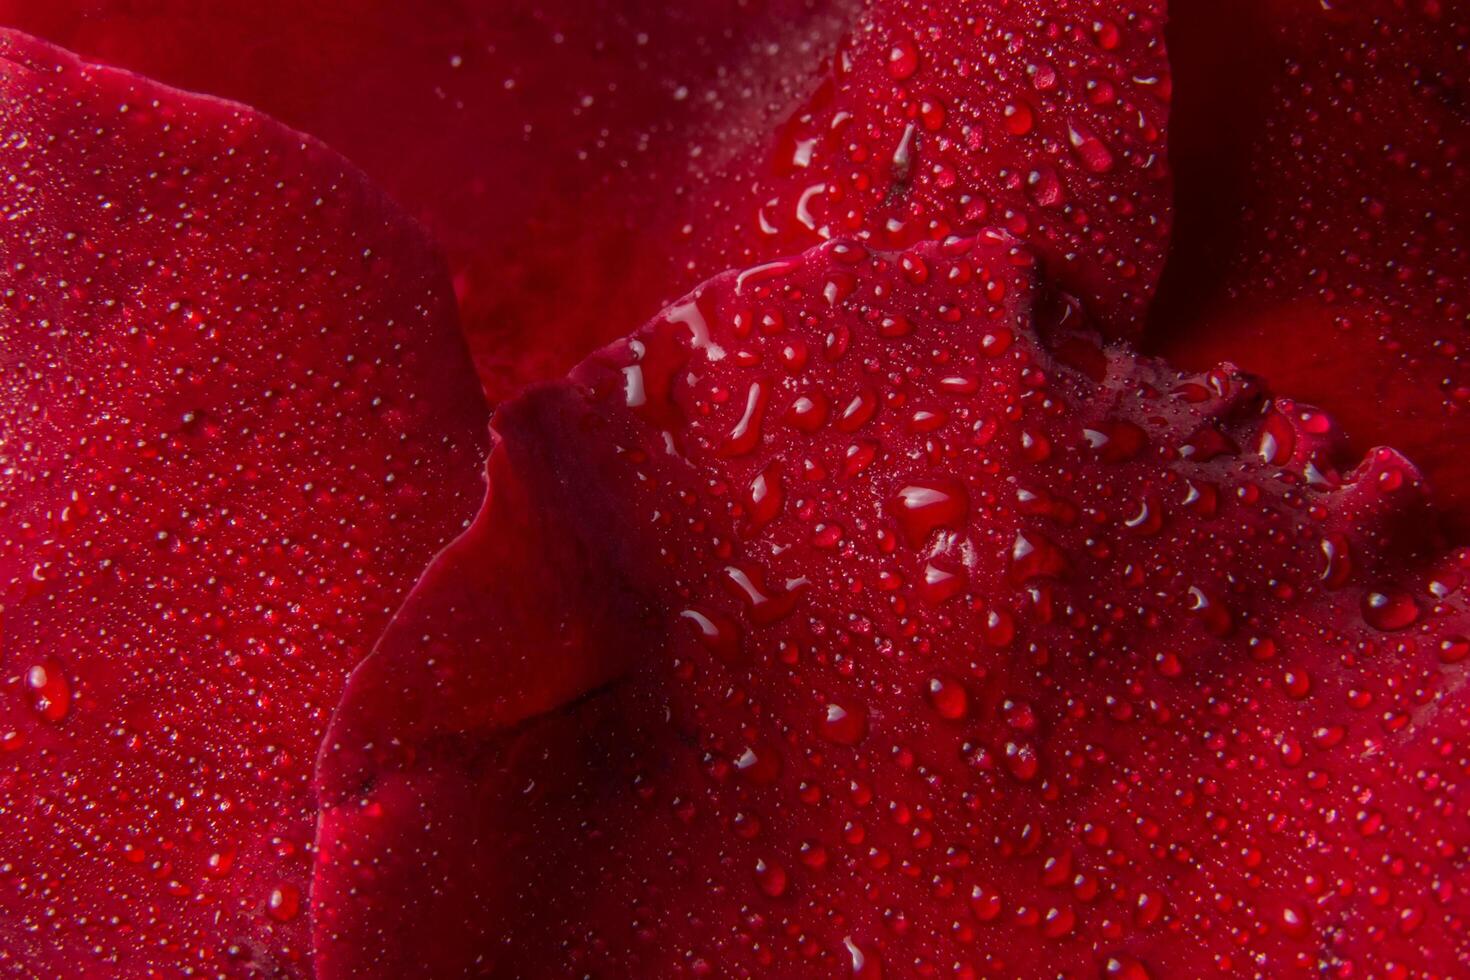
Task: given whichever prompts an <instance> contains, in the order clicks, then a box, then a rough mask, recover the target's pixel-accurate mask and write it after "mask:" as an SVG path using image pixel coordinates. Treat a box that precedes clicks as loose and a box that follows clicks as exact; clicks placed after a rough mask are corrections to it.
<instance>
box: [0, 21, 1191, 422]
mask: <svg viewBox="0 0 1470 980" xmlns="http://www.w3.org/2000/svg"><path fill="white" fill-rule="evenodd" d="M1162 6H1163V5H1162V3H1161V2H1159V0H1129V2H1127V3H1123V4H1118V3H1113V2H1101V0H1065V2H1060V3H1041V2H1038V0H1024V2H1017V0H991V2H986V3H981V4H973V3H965V2H959V0H943V2H939V3H921V2H917V0H868V2H866V3H863V2H859V0H820V2H819V0H755V2H750V0H711V2H706V3H699V4H668V3H665V2H663V0H638V2H635V3H631V4H630V3H624V2H612V0H601V2H595V3H590V4H589V3H580V2H577V3H573V2H565V0H551V2H547V0H515V2H509V3H506V2H493V3H492V2H485V0H471V2H450V0H426V2H423V3H415V4H402V3H391V2H385V0H332V2H329V3H313V4H300V3H297V2H294V0H292V2H284V0H266V2H259V3H251V4H211V5H204V6H201V5H200V4H198V3H195V2H193V0H0V23H12V24H18V25H20V26H23V27H27V28H29V29H32V30H35V31H38V32H41V33H44V34H45V35H46V36H48V37H50V38H52V39H55V40H58V41H61V42H62V43H65V44H67V45H68V46H72V47H75V48H78V49H79V50H83V51H85V52H88V53H90V54H93V55H95V56H97V57H101V58H103V59H106V60H108V61H111V62H114V63H116V64H120V65H123V66H126V67H131V68H134V69H137V70H140V71H143V72H145V73H147V74H149V75H152V76H155V77H159V78H162V79H164V80H166V81H170V82H173V83H175V84H180V85H185V86H188V87H191V88H198V89H200V90H203V91H208V92H213V93H216V94H222V95H227V96H231V97H234V98H238V99H240V100H242V101H244V102H246V103H248V104H251V105H255V106H259V107H261V108H263V109H265V110H267V111H270V112H272V113H275V114H277V115H278V116H280V117H281V118H283V119H285V120H286V121H288V122H291V123H293V124H295V125H297V126H298V127H300V128H302V129H304V130H306V131H308V132H311V133H314V134H316V135H318V136H320V137H322V138H324V139H326V140H327V142H328V143H330V144H331V145H333V146H334V147H336V148H338V149H340V150H341V151H342V152H344V153H345V154H346V155H347V156H349V157H350V158H352V159H353V160H355V161H357V162H358V163H359V164H361V165H362V166H363V167H364V168H365V169H366V170H367V171H368V173H370V174H371V175H373V176H374V177H375V178H376V179H377V180H379V181H380V182H381V183H382V184H383V185H384V186H385V187H386V188H387V189H388V190H389V192H390V193H392V194H393V196H394V197H395V199H397V200H399V201H401V202H403V203H404V204H405V205H406V206H408V207H409V208H410V209H411V210H412V211H413V212H414V213H415V214H416V215H418V216H419V217H420V218H421V219H422V220H423V221H424V222H425V224H426V225H427V227H428V228H429V229H430V231H431V232H432V233H433V235H434V236H435V238H436V240H438V241H439V242H440V243H442V245H443V246H444V247H445V248H446V249H447V251H448V253H449V257H450V261H451V264H452V266H453V268H454V271H455V276H456V287H457V289H458V291H459V294H460V298H461V302H462V307H463V314H464V316H463V319H464V323H465V328H466V331H467V334H468V336H469V338H470V342H471V345H472V347H473V349H474V352H475V357H476V361H477V364H478V366H479V369H480V373H481V376H482V378H483V379H484V382H485V384H486V387H487V390H488V392H489V393H490V395H491V397H492V398H494V399H499V398H501V397H504V396H507V395H509V394H512V393H514V392H515V391H516V390H518V389H519V388H520V387H521V386H522V385H523V384H525V383H526V382H527V381H532V380H537V379H544V378H552V377H558V376H560V375H561V374H562V373H563V372H564V371H566V370H567V369H568V368H570V367H571V366H572V365H573V364H575V363H576V362H577V361H578V360H580V359H581V358H582V357H583V356H585V355H586V354H587V353H589V352H590V351H591V350H592V349H594V348H595V347H597V346H599V345H600V344H602V343H605V342H606V341H608V340H611V339H613V338H614V337H616V336H620V335H622V334H624V333H626V331H627V330H629V329H630V328H631V327H632V326H633V325H635V324H637V323H640V322H643V321H644V320H646V319H647V318H648V317H649V316H651V315H652V314H653V313H654V312H656V311H657V310H658V308H660V307H661V306H663V305H664V304H665V303H666V302H668V301H670V300H672V299H674V298H676V297H677V296H678V295H680V294H681V293H683V292H684V291H686V290H687V289H689V288H691V287H693V286H694V285H695V284H696V283H698V282H699V281H700V280H702V279H704V278H707V277H708V276H711V275H714V274H716V273H718V272H721V271H723V270H725V269H727V268H731V267H736V266H743V265H748V264H753V263H756V262H759V261H764V260H766V259H770V258H774V257H777V256H779V255H783V254H789V253H792V252H795V251H800V250H801V249H804V248H806V247H808V246H809V245H812V244H815V243H817V242H819V241H821V240H822V239H824V238H828V237H831V236H833V235H841V236H851V235H856V236H861V237H871V238H872V239H873V240H874V241H875V242H877V243H880V244H881V245H883V246H884V247H894V246H900V245H907V244H909V243H912V242H915V241H919V240H922V239H925V238H939V237H943V236H944V235H945V234H948V233H950V232H951V231H956V230H967V229H968V230H971V231H973V230H975V229H977V228H979V227H981V226H984V225H990V224H996V225H1005V226H1006V227H1008V228H1010V229H1011V230H1012V231H1013V232H1014V233H1016V234H1018V235H1021V236H1022V237H1024V238H1026V239H1027V240H1029V241H1032V242H1033V243H1035V244H1036V246H1037V247H1038V248H1040V249H1042V250H1043V251H1045V252H1046V253H1047V254H1048V256H1049V257H1050V259H1051V261H1052V264H1053V265H1054V266H1055V267H1056V269H1055V274H1056V275H1058V276H1060V277H1061V278H1063V279H1065V280H1066V281H1067V282H1068V283H1069V285H1071V287H1072V288H1073V290H1074V291H1075V292H1076V293H1077V294H1078V295H1081V296H1084V297H1085V298H1086V299H1087V300H1088V304H1089V306H1090V307H1092V308H1093V309H1094V310H1095V312H1096V313H1097V314H1098V316H1099V317H1100V322H1101V323H1102V324H1103V326H1104V327H1105V328H1106V329H1107V330H1109V331H1110V332H1112V333H1114V334H1118V335H1126V334H1131V333H1133V332H1136V331H1135V327H1136V326H1137V324H1138V323H1139V322H1140V321H1139V319H1138V313H1139V312H1140V310H1142V308H1143V306H1144V304H1145V302H1146V301H1147V299H1148V297H1149V296H1150V294H1151V292H1152V289H1153V286H1154V284H1155V282H1156V280H1157V277H1158V274H1159V271H1160V268H1161V265H1162V260H1163V246H1164V242H1165V239H1166V232H1167V223H1168V222H1167V214H1166V210H1167V205H1168V193H1169V187H1168V181H1167V179H1166V175H1165V171H1164V164H1163V136H1162V128H1163V117H1164V114H1165V107H1166V104H1167V100H1168V87H1169V83H1168V67H1167V64H1166V62H1165V56H1164V49H1163V43H1162V41H1163V38H1162V33H1163V17H1162Z"/></svg>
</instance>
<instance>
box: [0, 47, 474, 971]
mask: <svg viewBox="0 0 1470 980" xmlns="http://www.w3.org/2000/svg"><path fill="white" fill-rule="evenodd" d="M0 178H3V184H0V261H3V265H0V886H3V887H0V970H3V972H6V973H8V974H11V975H17V976H21V975H23V976H28V977H76V976H140V977H141V976H181V975H191V976H220V975H231V976H237V975H246V974H248V975H254V976H295V975H310V963H309V960H308V956H309V943H308V941H307V939H308V930H307V927H306V923H307V918H308V916H307V905H308V886H309V872H310V867H311V858H310V855H309V851H310V848H311V844H312V840H313V834H314V831H315V816H316V805H315V799H314V796H313V794H312V792H311V786H310V777H311V771H312V763H313V759H314V756H315V753H316V750H317V747H318V744H319V740H320V737H321V734H322V731H323V730H324V728H325V726H326V723H327V719H328V716H329V713H330V712H331V710H332V707H333V706H334V705H335V704H336V701H337V698H338V695H339V692H340V690H341V688H342V685H343V682H344V680H345V678H346V675H347V672H348V671H349V670H350V669H351V668H352V667H353V665H354V664H355V663H357V661H358V660H359V659H361V657H362V656H363V655H365V654H366V652H367V651H368V649H369V648H370V647H371V645H372V644H373V643H374V642H375V640H376V639H377V638H378V636H379V634H380V633H381V632H382V630H383V628H384V626H385V624H386V622H387V620H388V617H389V616H390V615H391V613H392V611H393V610H394V608H395V607H396V606H397V604H398V602H399V601H400V599H401V597H402V596H403V594H404V592H405V591H406V590H407V589H408V587H409V586H410V585H411V584H412V583H413V581H414V579H415V578H416V577H417V576H418V574H419V573H420V571H421V570H422V569H423V568H424V566H425V565H426V564H427V563H428V561H429V560H430V559H431V558H432V557H433V555H434V554H435V552H436V551H438V550H439V549H440V548H441V547H442V546H443V545H444V544H445V543H446V542H447V541H448V540H450V539H451V538H452V537H453V536H454V535H455V534H456V533H458V532H459V531H460V530H461V529H462V528H463V527H464V525H465V522H466V521H467V519H468V518H469V517H470V516H471V515H472V514H473V513H474V510H475V508H476V506H477V505H478V504H479V503H480V502H481V499H482V497H483V483H482V474H481V472H480V470H479V466H478V459H479V458H480V457H481V454H482V453H483V451H484V449H485V442H486V438H485V435H484V421H485V418H486V409H485V407H484V403H483V400H482V396H481V395H480V393H479V390H478V386H477V384H476V381H475V376H474V372H473V370H472V367H471V364H470V361H469V358H468V356H467V354H466V351H465V349H464V344H463V341H462V339H461V337H460V336H459V333H458V331H457V329H456V324H455V312H454V300H453V294H452V291H451V289H450V285H449V281H448V278H447V276H446V275H445V273H444V270H443V264H442V260H440V259H439V258H438V257H437V256H436V254H435V253H434V252H433V251H432V249H431V248H430V247H429V246H428V245H427V243H426V241H425V239H424V236H423V233H422V231H421V230H420V229H419V227H418V226H417V225H415V224H414V223H413V222H412V221H411V220H409V219H408V218H407V217H405V216H404V215H403V214H402V213H401V212H399V211H398V210H397V209H396V208H395V207H394V206H392V205H391V204H390V203H389V202H388V200H387V199H386V198H385V197H384V196H383V195H382V194H381V193H380V192H379V191H377V190H376V189H375V188H374V187H372V186H371V185H370V184H369V183H368V182H367V181H366V179H365V178H364V177H363V176H362V175H361V174H360V173H359V172H358V171H356V170H354V169H353V168H352V167H350V166H349V165H348V164H346V163H345V162H344V161H343V160H342V159H341V158H339V157H338V156H336V155H335V154H334V153H332V152H330V151H328V150H327V149H325V148H324V147H323V146H322V145H320V144H319V143H317V142H316V141H315V140H313V139H311V138H308V137H305V136H302V135H301V134H299V133H295V132H292V131H290V130H288V129H286V128H285V127H283V126H281V125H279V124H277V123H275V122H272V121H271V120H269V119H267V118H265V117H263V116H261V115H259V114H258V113H255V112H254V111H252V110H248V109H245V108H243V107H241V106H238V105H235V104H232V103H227V102H222V101H218V100H215V99H212V98H203V97H196V96H190V95H184V94H182V93H179V92H177V91H174V90H172V89H167V88H164V87H162V86H159V85H156V84H153V83H151V82H147V81H143V80H141V79H139V78H137V77H135V76H132V75H128V74H125V73H122V72H119V71H115V70H112V69H102V68H94V67H90V66H88V65H85V64H82V63H81V62H79V61H77V60H76V59H75V58H73V57H72V56H70V55H68V54H65V53H63V52H61V51H59V50H57V49H54V48H52V47H50V46H49V45H46V44H44V43H41V42H38V41H34V40H32V39H30V38H28V37H25V36H23V35H19V34H16V33H14V32H9V31H0Z"/></svg>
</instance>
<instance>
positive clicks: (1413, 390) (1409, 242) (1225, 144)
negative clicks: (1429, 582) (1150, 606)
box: [1152, 0, 1470, 538]
mask: <svg viewBox="0 0 1470 980" xmlns="http://www.w3.org/2000/svg"><path fill="white" fill-rule="evenodd" d="M1170 16H1171V33H1170V50H1171V54H1172V57H1173V58H1174V61H1175V64H1176V69H1177V75H1178V84H1177V96H1178V98H1177V103H1176V106H1175V109H1176V111H1175V114H1174V120H1173V124H1172V125H1171V134H1170V143H1171V145H1170V155H1171V158H1172V160H1173V164H1174V167H1175V169H1176V171H1177V173H1178V196H1177V210H1178V217H1177V234H1176V240H1175V244H1174V246H1173V249H1174V251H1173V254H1172V256H1171V259H1170V266H1169V272H1168V275H1167V276H1166V277H1165V286H1164V289H1163V293H1162V295H1161V297H1160V300H1161V302H1160V306H1159V308H1158V309H1157V310H1156V312H1155V315H1154V322H1153V326H1152V332H1153V343H1154V346H1155V347H1156V348H1157V349H1158V350H1159V351H1160V352H1162V353H1164V354H1165V355H1166V356H1168V357H1170V358H1171V359H1173V360H1175V361H1176V363H1179V364H1182V365H1184V366H1194V367H1202V366H1205V365H1208V364H1211V363H1214V362H1215V361H1216V360H1218V359H1221V358H1228V359H1230V360H1232V361H1236V362H1238V363H1239V364H1241V365H1242V366H1243V367H1245V368H1247V369H1249V370H1252V371H1256V372H1259V373H1261V374H1263V375H1265V376H1266V377H1268V378H1270V379H1271V381H1272V384H1273V385H1275V386H1276V387H1278V388H1280V389H1282V390H1289V391H1292V392H1293V393H1296V394H1298V395H1299V396H1301V397H1303V398H1310V399H1312V400H1313V401H1315V402H1317V403H1319V404H1320V405H1321V406H1322V407H1323V408H1325V409H1327V410H1329V411H1331V412H1332V413H1333V414H1334V416H1335V417H1336V418H1337V419H1338V421H1339V422H1340V423H1341V424H1342V426H1343V428H1344V430H1345V431H1346V432H1347V433H1348V434H1349V435H1350V436H1351V437H1352V439H1353V440H1354V444H1355V445H1356V446H1357V447H1358V448H1364V447H1367V446H1371V445H1373V444H1374V443H1378V442H1392V443H1393V444H1394V445H1396V446H1398V447H1399V448H1400V449H1402V450H1404V451H1405V452H1406V453H1408V454H1409V455H1410V456H1411V457H1412V458H1413V459H1414V460H1415V461H1416V462H1417V463H1418V464H1419V465H1420V466H1422V467H1423V469H1424V471H1425V474H1426V476H1427V477H1428V479H1429V482H1430V486H1431V488H1432V490H1433V493H1434V495H1435V499H1436V502H1438V503H1439V504H1440V505H1441V506H1442V508H1443V509H1444V510H1446V511H1448V512H1449V514H1450V516H1451V518H1452V519H1453V522H1454V524H1455V527H1456V531H1457V533H1458V534H1459V536H1460V537H1461V538H1463V537H1464V534H1465V532H1466V531H1470V470H1467V468H1466V456H1465V453H1464V452H1463V451H1462V449H1461V447H1463V446H1464V445H1465V443H1466V440H1467V439H1470V355H1467V353H1466V336H1467V335H1466V327H1467V326H1470V110H1467V104H1470V102H1467V100H1470V89H1467V82H1470V8H1467V7H1466V5H1465V4H1462V3H1442V2H1438V0H1347V2H1332V3H1318V2H1316V0H1248V2H1245V3H1238V4H1236V3H1232V4H1228V5H1227V4H1218V3H1211V2H1208V0H1183V2H1180V0H1176V2H1175V3H1173V4H1171V5H1170Z"/></svg>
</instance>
